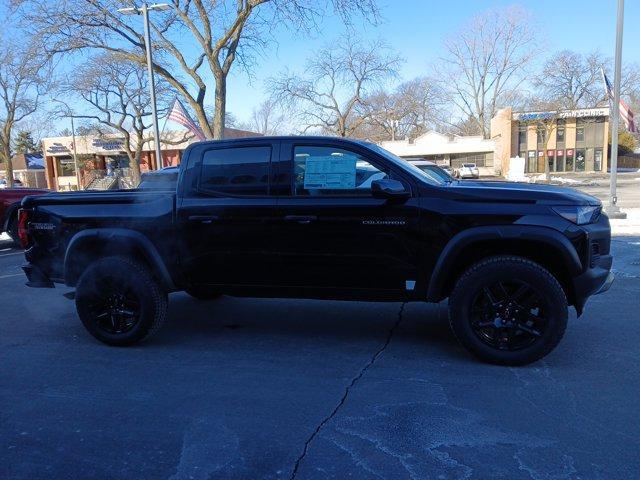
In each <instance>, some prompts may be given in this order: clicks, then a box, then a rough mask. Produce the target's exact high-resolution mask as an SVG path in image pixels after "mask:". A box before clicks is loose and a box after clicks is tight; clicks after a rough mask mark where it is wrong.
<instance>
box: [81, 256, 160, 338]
mask: <svg viewBox="0 0 640 480" xmlns="http://www.w3.org/2000/svg"><path fill="white" fill-rule="evenodd" d="M76 309H77V311H78V315H79V316H80V320H82V323H83V325H84V326H85V328H86V329H87V330H88V331H89V333H91V335H93V336H94V337H96V338H97V339H98V340H100V341H101V342H104V343H107V344H109V345H118V346H124V345H131V344H134V343H137V342H139V341H142V340H144V339H145V338H147V337H149V336H150V335H151V334H153V333H154V332H156V331H157V330H158V329H159V328H160V326H161V325H162V323H163V322H164V320H165V318H166V315H167V294H166V293H165V292H164V291H163V290H162V288H161V287H160V285H159V283H158V282H157V280H156V279H155V278H154V277H153V275H152V273H151V272H150V271H149V269H148V268H147V267H146V266H145V265H143V264H142V263H140V262H138V261H136V260H134V259H132V258H129V257H126V256H113V257H106V258H102V259H100V260H97V261H96V262H94V263H92V264H91V265H89V266H88V267H87V269H86V270H85V271H84V273H83V274H82V276H81V277H80V280H79V281H78V285H77V288H76Z"/></svg>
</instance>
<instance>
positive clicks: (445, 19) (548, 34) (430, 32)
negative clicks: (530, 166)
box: [227, 0, 640, 119]
mask: <svg viewBox="0 0 640 480" xmlns="http://www.w3.org/2000/svg"><path fill="white" fill-rule="evenodd" d="M514 4H517V5H521V6H522V7H524V8H525V9H526V10H528V11H529V12H530V13H531V15H532V23H533V27H534V28H536V29H537V30H538V33H539V34H540V37H541V38H542V40H543V44H542V45H541V47H540V58H539V61H543V60H544V58H545V57H546V56H548V55H550V54H551V53H553V52H555V51H558V50H562V49H569V50H575V51H578V52H581V53H587V52H591V51H594V50H599V51H600V52H601V53H603V54H604V55H607V56H611V57H613V53H614V48H615V23H616V6H617V1H616V0H561V1H560V0H535V1H527V2H513V1H511V2H509V1H474V0H466V1H464V0H446V1H431V0H397V1H395V2H393V1H389V0H386V2H385V3H382V5H381V11H382V17H383V20H382V22H381V24H380V25H379V26H375V27H374V26H371V25H368V24H365V25H362V24H358V25H356V27H357V29H356V31H357V32H358V33H359V34H360V35H362V37H363V38H381V39H383V40H385V41H386V42H387V43H389V44H390V45H391V46H392V47H393V48H394V49H396V50H397V51H398V52H400V54H401V55H402V56H403V57H404V58H405V60H406V62H405V64H404V65H403V67H402V70H401V77H402V78H403V79H410V78H413V77H416V76H419V75H428V74H429V73H430V65H431V64H432V63H433V62H434V61H435V60H436V59H437V58H438V57H439V56H440V55H441V45H442V41H443V39H444V38H445V37H446V36H447V35H449V34H450V33H451V32H453V31H456V30H457V29H459V28H460V27H461V26H462V25H464V24H465V23H466V22H467V21H468V20H470V19H471V17H472V16H473V15H474V14H477V13H481V12H484V11H486V10H488V9H491V8H503V7H507V6H509V5H514ZM625 7H626V8H625V26H626V31H625V36H624V50H623V61H624V62H625V63H626V62H640V51H639V49H638V48H637V46H638V44H639V41H640V33H639V31H638V28H637V25H639V24H640V2H637V1H633V0H632V1H629V0H628V1H627V2H626V5H625ZM320 27H321V28H320V29H319V32H318V34H316V35H314V38H309V37H307V36H303V35H300V34H295V33H294V32H291V31H289V30H286V29H282V30H280V31H278V32H277V33H276V40H277V43H278V47H277V49H274V50H272V51H269V52H268V53H267V54H266V55H267V58H263V59H261V60H260V61H259V62H258V66H257V68H256V69H255V73H254V76H255V78H254V79H253V80H252V81H251V82H249V79H248V77H247V75H246V74H244V73H242V72H240V71H239V70H236V71H235V72H233V73H232V76H231V78H230V81H229V89H228V97H227V101H228V107H227V109H228V111H231V112H233V114H234V115H236V116H237V117H238V118H240V119H243V118H247V117H248V116H249V115H250V113H251V109H252V108H253V107H254V106H255V105H257V104H258V103H259V102H260V100H261V99H262V98H263V96H264V93H263V90H264V80H265V79H266V78H268V77H269V76H271V75H275V74H277V73H278V72H279V71H282V70H283V69H284V68H286V67H289V68H291V69H292V70H294V71H299V70H300V67H301V66H302V65H303V64H304V61H305V59H306V58H308V57H309V56H311V55H313V52H314V51H315V50H317V48H319V47H320V46H322V45H324V44H325V43H326V42H327V41H328V40H330V39H332V38H335V37H336V36H337V35H339V34H340V32H342V31H344V28H343V27H342V26H341V25H340V23H339V22H338V20H337V19H335V18H328V19H326V20H325V21H324V22H323V23H322V25H321V26H320Z"/></svg>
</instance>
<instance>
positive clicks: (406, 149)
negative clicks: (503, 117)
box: [381, 130, 495, 157]
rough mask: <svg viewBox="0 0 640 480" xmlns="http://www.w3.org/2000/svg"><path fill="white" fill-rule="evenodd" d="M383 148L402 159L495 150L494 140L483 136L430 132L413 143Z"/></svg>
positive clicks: (390, 143) (387, 144) (389, 144)
mask: <svg viewBox="0 0 640 480" xmlns="http://www.w3.org/2000/svg"><path fill="white" fill-rule="evenodd" d="M381 146H382V147H383V148H386V149H387V150H389V151H390V152H392V153H395V154H396V155H398V156H400V157H423V156H428V155H444V154H450V153H454V154H455V153H483V152H484V153H489V152H493V151H494V150H495V143H494V141H493V140H489V139H486V138H483V137H482V136H481V135H469V136H460V135H445V134H443V133H439V132H436V131H434V130H429V131H428V132H426V133H424V134H422V135H420V136H419V137H417V138H416V139H414V140H413V141H411V140H408V139H405V140H395V141H388V142H382V143H381Z"/></svg>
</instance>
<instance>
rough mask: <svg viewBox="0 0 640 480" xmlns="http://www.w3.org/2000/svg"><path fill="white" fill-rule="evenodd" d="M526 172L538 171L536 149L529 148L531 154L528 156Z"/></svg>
mask: <svg viewBox="0 0 640 480" xmlns="http://www.w3.org/2000/svg"><path fill="white" fill-rule="evenodd" d="M524 170H525V172H527V173H533V172H535V171H536V151H535V150H529V154H528V156H527V163H526V164H525V169H524Z"/></svg>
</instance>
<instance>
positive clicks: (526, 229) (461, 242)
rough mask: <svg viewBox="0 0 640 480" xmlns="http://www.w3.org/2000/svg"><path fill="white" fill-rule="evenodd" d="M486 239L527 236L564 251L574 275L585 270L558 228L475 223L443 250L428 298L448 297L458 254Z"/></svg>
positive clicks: (429, 299)
mask: <svg viewBox="0 0 640 480" xmlns="http://www.w3.org/2000/svg"><path fill="white" fill-rule="evenodd" d="M486 240H526V241H533V242H539V243H543V244H546V245H548V246H550V247H552V248H554V249H555V250H556V251H558V252H559V253H560V255H561V256H562V260H563V262H564V264H565V265H566V266H567V268H568V270H569V272H570V273H571V275H572V276H575V275H578V274H579V273H580V272H581V271H582V262H581V260H580V257H579V256H578V252H576V249H575V248H574V247H573V245H572V243H571V242H570V241H569V239H568V238H567V237H565V236H564V235H562V234H561V233H560V232H558V231H557V230H554V229H552V228H549V227H540V226H534V225H497V226H483V227H472V228H469V229H467V230H463V231H461V232H459V233H457V234H456V235H454V236H453V237H452V238H451V239H450V240H449V242H448V243H447V244H446V246H445V247H444V249H443V250H442V252H441V253H440V256H439V257H438V261H437V262H436V265H435V267H434V268H433V272H432V274H431V279H430V281H429V288H428V290H427V301H429V302H439V301H440V300H442V299H443V298H444V297H443V290H444V286H445V283H446V281H447V276H448V272H449V271H451V269H452V267H453V265H454V263H455V260H456V257H457V256H458V254H460V252H462V250H463V249H465V248H466V247H468V246H469V245H472V244H473V243H476V242H481V241H486Z"/></svg>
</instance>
